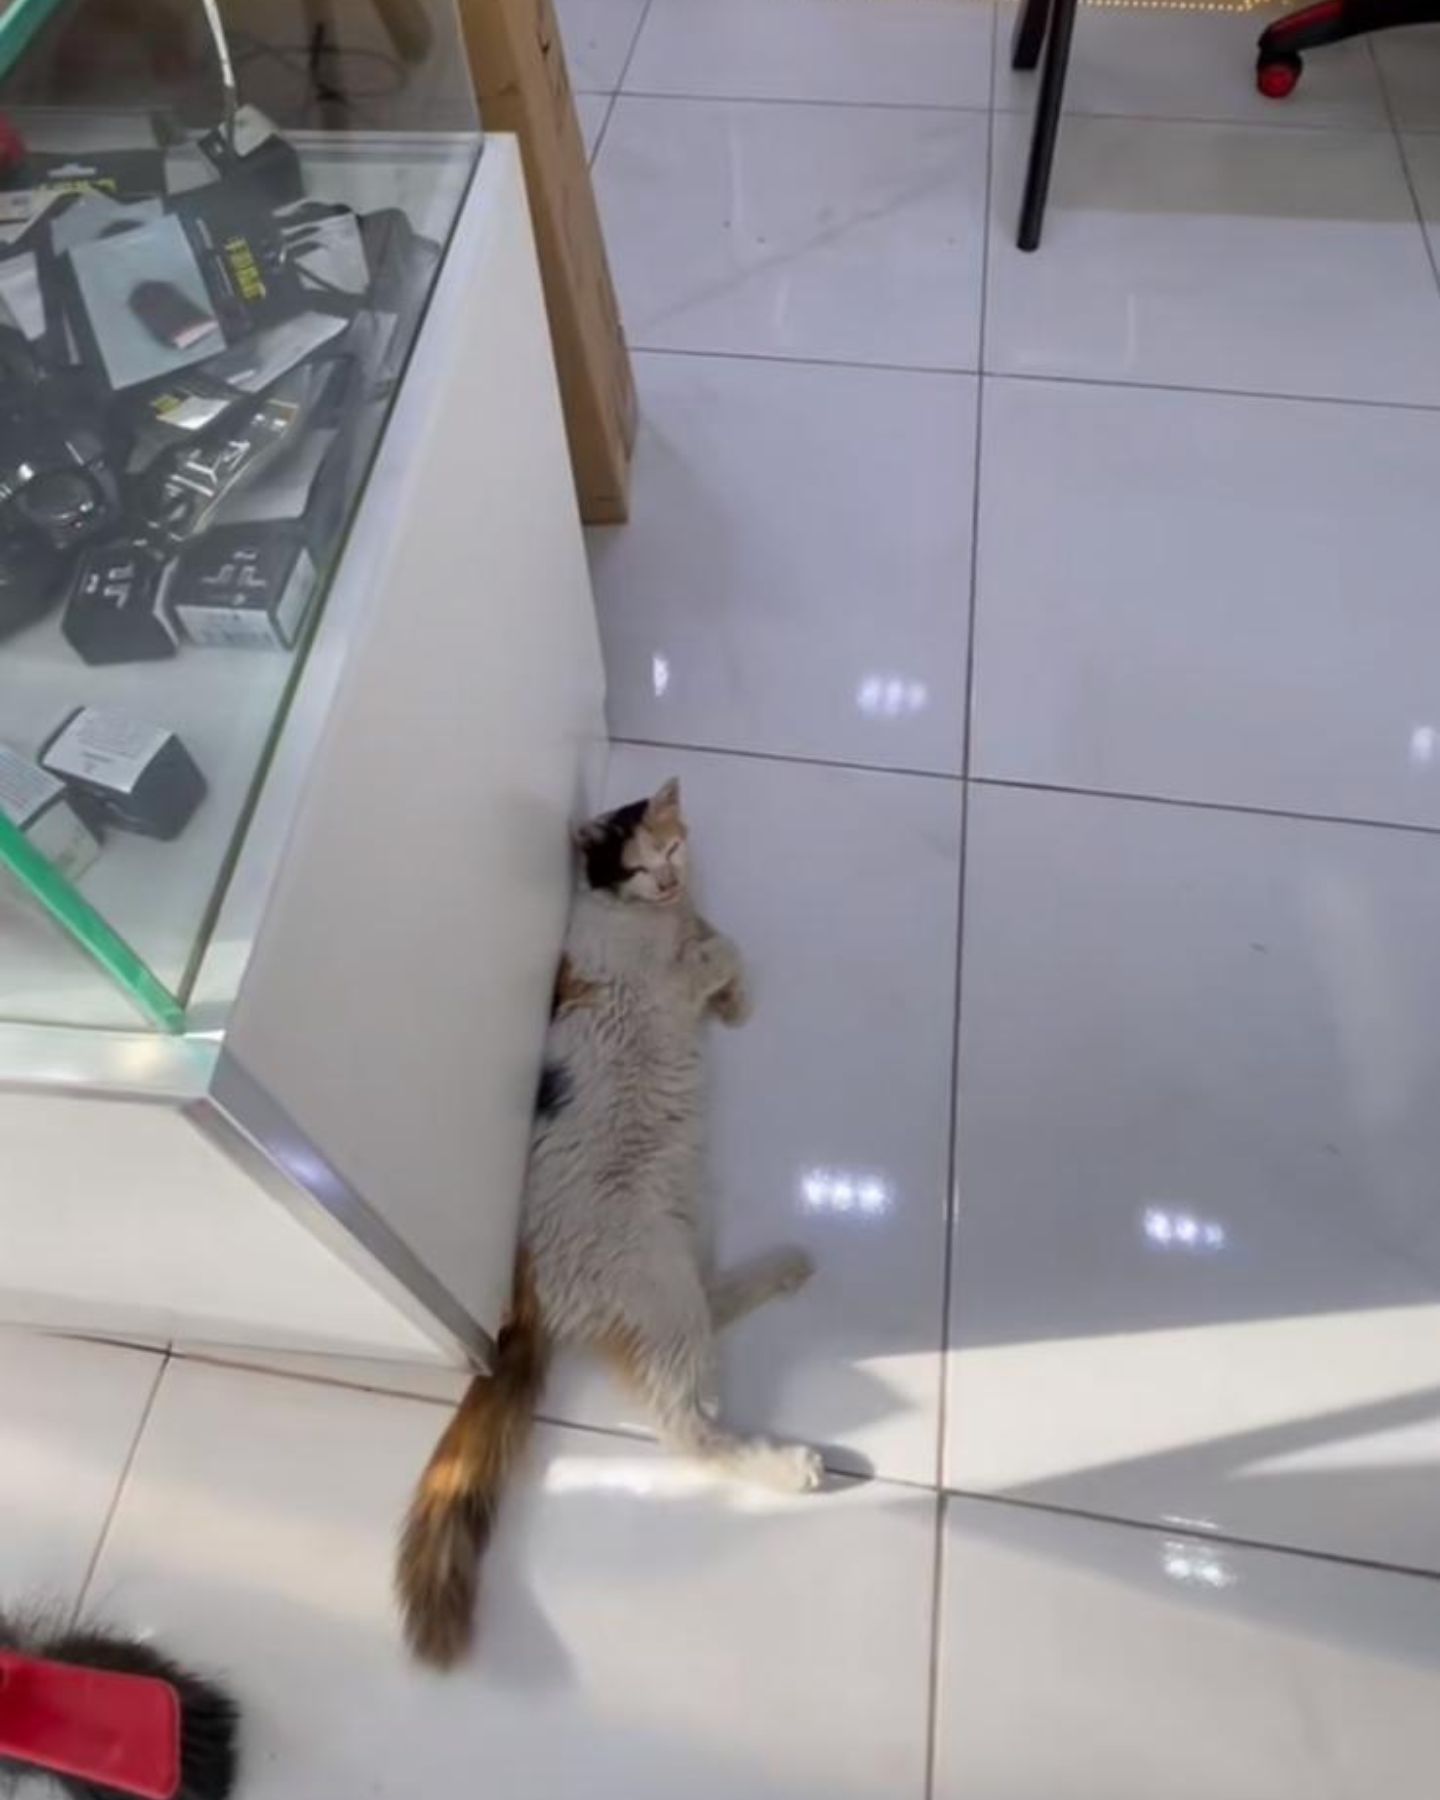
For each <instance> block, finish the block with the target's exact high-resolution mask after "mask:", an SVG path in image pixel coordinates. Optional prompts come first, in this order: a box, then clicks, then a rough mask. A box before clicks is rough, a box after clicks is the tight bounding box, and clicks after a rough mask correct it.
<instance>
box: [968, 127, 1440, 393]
mask: <svg viewBox="0 0 1440 1800" xmlns="http://www.w3.org/2000/svg"><path fill="white" fill-rule="evenodd" d="M1028 133H1029V125H1028V121H1027V120H1026V119H1024V118H1022V117H1020V116H1019V115H1017V114H1004V115H1001V116H1000V117H999V118H997V121H996V131H995V179H994V186H993V203H992V209H991V221H992V229H991V251H990V259H989V283H988V298H987V306H986V336H985V366H986V367H987V368H988V369H993V370H995V371H997V372H999V373H1002V374H1021V375H1062V376H1070V377H1080V378H1084V379H1087V380H1092V381H1124V382H1146V383H1153V384H1157V385H1161V386H1165V385H1174V386H1180V387H1199V388H1225V389H1231V390H1234V391H1239V392H1246V393H1261V394H1265V393H1269V394H1303V395H1311V396H1316V397H1321V398H1325V397H1329V398H1335V399H1347V400H1388V401H1397V402H1402V403H1407V404H1425V405H1432V406H1433V405H1440V356H1437V355H1436V354H1435V344H1436V341H1437V339H1440V292H1437V289H1436V283H1435V273H1434V270H1433V269H1432V267H1431V265H1430V259H1429V256H1428V255H1427V253H1426V248H1425V240H1424V234H1423V233H1422V231H1421V229H1420V226H1419V223H1418V221H1417V219H1416V216H1415V206H1414V202H1413V200H1412V198H1411V194H1410V188H1409V184H1408V182H1407V180H1406V177H1405V171H1404V168H1403V165H1402V163H1401V160H1400V156H1399V152H1398V149H1397V146H1396V144H1395V141H1394V138H1393V137H1392V136H1391V135H1390V134H1388V133H1385V132H1373V131H1371V132H1334V131H1303V132H1302V131H1289V130H1280V129H1269V130H1262V129H1258V128H1251V127H1244V126H1235V125H1230V126H1225V125H1195V124H1170V123H1159V122H1156V121H1153V120H1139V119H1097V118H1083V117H1076V118H1070V119H1068V120H1067V121H1066V125H1065V130H1064V134H1063V137H1062V139H1061V144H1060V152H1059V155H1058V157H1057V159H1056V168H1055V181H1054V187H1053V189H1052V192H1051V198H1050V210H1049V215H1048V219H1047V223H1046V227H1045V238H1044V243H1043V246H1042V248H1041V251H1040V252H1039V253H1038V254H1037V255H1033V256H1027V255H1025V254H1024V253H1023V252H1021V251H1018V250H1017V249H1016V248H1015V221H1016V216H1017V212H1018V207H1019V196H1020V189H1021V183H1022V180H1023V176H1024V167H1025V158H1026V154H1027V148H1028V142H1029V136H1028ZM1362 321H1363V323H1362Z"/></svg>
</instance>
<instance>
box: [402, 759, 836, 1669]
mask: <svg viewBox="0 0 1440 1800" xmlns="http://www.w3.org/2000/svg"><path fill="white" fill-rule="evenodd" d="M687 836H688V834H687V830H686V826H685V822H684V819H683V818H682V816H681V810H680V787H679V783H678V782H677V781H673V780H672V781H667V782H666V783H665V784H664V786H663V787H661V788H660V790H659V791H658V793H656V794H654V795H653V796H652V797H651V798H650V799H648V800H637V801H634V802H633V803H632V804H630V805H628V806H622V807H619V808H618V809H617V810H615V811H614V812H610V813H606V814H603V815H602V816H601V817H599V818H597V819H594V820H592V821H591V822H590V823H589V824H587V825H584V826H582V827H581V828H580V829H579V831H578V832H577V834H576V838H577V843H578V846H579V851H580V862H581V867H582V879H581V881H580V884H579V891H578V893H577V896H576V900H575V905H574V910H573V913H572V917H571V921H570V926H569V930H568V932H567V934H566V940H565V949H564V956H563V957H562V960H561V964H560V973H559V977H558V979H557V981H556V988H555V1000H554V1006H553V1011H552V1016H551V1022H550V1030H549V1035H548V1037H547V1040H546V1055H545V1069H544V1075H543V1077H542V1080H541V1083H540V1094H539V1099H538V1102H537V1108H536V1125H535V1133H534V1138H533V1141H532V1145H531V1154H530V1166H529V1172H528V1174H527V1177H526V1186H525V1197H524V1205H523V1210H522V1217H521V1228H520V1250H519V1255H518V1259H517V1264H516V1279H515V1291H514V1298H513V1301H512V1304H511V1310H510V1314H509V1317H508V1319H507V1322H506V1324H505V1326H504V1327H503V1329H502V1330H501V1332H500V1335H499V1338H498V1341H497V1344H496V1349H495V1357H494V1363H493V1367H492V1369H491V1372H490V1373H489V1374H488V1375H484V1376H480V1377H478V1378H477V1379H476V1380H475V1381H474V1382H472V1384H471V1386H470V1389H469V1392H468V1393H467V1394H466V1396H465V1398H464V1400H463V1401H462V1402H461V1405H460V1409H459V1411H458V1412H457V1414H456V1415H455V1417H454V1419H453V1420H452V1421H451V1423H450V1426H449V1428H448V1430H447V1431H446V1432H445V1434H444V1436H443V1437H442V1438H441V1440H440V1442H439V1444H438V1445H437V1446H436V1449H435V1453H434V1455H433V1456H432V1457H431V1459H430V1462H429V1464H428V1466H427V1467H426V1470H425V1472H424V1474H423V1476H422V1477H421V1479H420V1483H419V1486H418V1488H417V1489H416V1492H415V1496H414V1499H413V1501H412V1502H411V1506H410V1511H409V1514H408V1516H407V1518H406V1521H405V1526H404V1530H403V1533H402V1536H401V1543H400V1551H399V1557H398V1562H397V1568H396V1586H397V1589H398V1593H399V1598H400V1605H401V1612H402V1616H403V1620H404V1626H405V1633H406V1636H407V1638H408V1640H409V1643H410V1645H411V1648H412V1649H413V1650H414V1652H415V1654H416V1655H417V1656H418V1657H420V1658H421V1660H422V1661H425V1662H429V1663H432V1664H435V1665H437V1666H439V1667H447V1666H449V1665H451V1664H453V1663H454V1662H455V1661H456V1660H457V1659H458V1658H459V1657H460V1656H461V1655H462V1654H463V1653H464V1651H465V1649H466V1648H467V1647H468V1644H469V1642H470V1638H471V1634H472V1630H473V1616H474V1609H475V1596H476V1590H477V1586H478V1564H479V1559H480V1556H481V1555H482V1553H483V1551H484V1549H485V1545H486V1543H487V1541H488V1539H489V1536H490V1532H491V1528H492V1525H493V1523H494V1517H495V1511H496V1507H497V1504H498V1501H499V1497H500V1489H501V1486H502V1483H503V1481H504V1478H505V1475H506V1474H507V1472H508V1470H509V1469H510V1467H511V1466H512V1465H513V1463H514V1462H515V1460H516V1458H517V1456H518V1455H519V1453H520V1451H521V1449H522V1448H523V1445H524V1441H525V1439H526V1437H527V1435H528V1432H529V1426H530V1421H531V1416H532V1414H533V1411H534V1408H535V1405H536V1402H537V1400H538V1398H539V1395H540V1390H541V1388H542V1386H543V1384H544V1379H545V1373H546V1367H547V1364H548V1361H549V1354H550V1350H551V1347H552V1346H553V1345H555V1344H558V1343H578V1344H582V1345H586V1346H588V1347H590V1348H592V1349H596V1350H599V1351H600V1352H602V1353H603V1354H604V1355H606V1356H608V1357H609V1358H610V1359H611V1360H612V1361H613V1362H615V1363H617V1364H618V1365H619V1367H620V1369H621V1370H622V1372H623V1373H624V1374H625V1375H626V1376H627V1377H628V1379H629V1380H630V1381H631V1383H632V1384H633V1385H634V1386H635V1387H636V1388H637V1389H638V1390H639V1392H640V1394H641V1395H642V1397H643V1398H644V1399H645V1401H646V1402H647V1403H648V1406H649V1409H650V1411H651V1413H652V1415H653V1417H654V1421H655V1424H656V1427H657V1429H658V1431H659V1434H660V1437H661V1439H662V1440H663V1441H664V1442H665V1443H666V1444H668V1445H669V1446H671V1447H672V1448H674V1449H676V1450H679V1451H681V1452H683V1453H685V1454H688V1455H691V1456H695V1457H698V1458H700V1459H702V1460H703V1461H705V1462H707V1463H711V1464H713V1465H715V1466H716V1467H718V1468H720V1469H722V1470H724V1471H725V1472H727V1473H728V1474H731V1475H733V1476H736V1477H737V1478H740V1479H742V1480H746V1481H751V1482H756V1483H760V1484H762V1485H764V1486H767V1487H771V1488H777V1489H781V1490H787V1491H793V1492H801V1491H805V1490H809V1489H813V1488H815V1487H817V1486H819V1484H820V1481H821V1478H822V1473H823V1469H822V1464H821V1459H820V1456H819V1454H818V1452H816V1451H814V1450H812V1449H809V1448H807V1447H805V1446H803V1445H789V1444H775V1443H772V1442H771V1441H770V1440H769V1439H767V1438H761V1437H743V1436H740V1435H738V1434H737V1433H735V1432H733V1431H730V1430H727V1429H726V1428H725V1427H724V1426H723V1425H720V1424H718V1423H717V1422H716V1421H715V1420H714V1419H713V1418H712V1417H711V1416H710V1414H709V1412H708V1411H707V1410H706V1409H705V1407H704V1406H703V1405H702V1394H703V1391H704V1386H705V1382H706V1379H707V1376H708V1374H709V1370H710V1365H711V1360H712V1353H713V1338H714V1333H715V1331H716V1330H717V1329H718V1328H719V1327H721V1326H723V1325H727V1324H730V1323H731V1322H732V1321H734V1320H736V1319H739V1318H741V1317H743V1316H744V1315H745V1314H746V1313H748V1312H750V1311H752V1310H753V1309H754V1308H755V1307H757V1306H760V1305H761V1304H763V1303H764V1302H765V1301H766V1300H769V1299H771V1298H772V1297H774V1296H776V1295H780V1294H786V1293H792V1292H794V1291H795V1290H796V1289H797V1288H799V1287H800V1286H801V1285H802V1284H803V1283H804V1282H805V1281H806V1280H807V1279H808V1278H809V1276H810V1274H811V1264H810V1262H809V1260H808V1258H807V1257H806V1256H805V1255H804V1254H803V1253H802V1252H800V1251H798V1250H778V1251H774V1252H771V1253H770V1254H769V1255H766V1256H762V1257H759V1258H757V1259H755V1260H754V1261H752V1262H750V1263H747V1264H745V1265H743V1266H741V1267H739V1268H737V1269H734V1270H732V1271H730V1272H729V1273H727V1274H724V1275H721V1276H719V1277H712V1276H710V1275H709V1274H708V1273H707V1271H706V1269H705V1266H704V1259H703V1256H702V1252H701V1247H700V1232H699V1220H698V1211H697V1202H698V1199H699V1191H700V1185H701V1173H702V1170H701V1163H702V1157H701V1123H702V1115H703V1110H704V1093H703V1083H702V1058H701V1036H702V1030H703V1026H704V1022H705V1019H706V1018H707V1017H709V1016H713V1017H715V1018H718V1019H720V1020H721V1021H722V1022H724V1023H725V1024H728V1025H740V1024H742V1023H743V1022H744V1020H745V1019H746V1017H747V1016H748V1014H749V998H748V996H747V994H746V990H745V978H744V972H743V970H742V968H741V964H740V957H739V953H738V952H737V951H736V949H735V946H734V945H733V944H732V943H731V942H730V940H729V939H728V938H726V937H723V936H721V934H720V933H719V932H717V931H716V930H715V929H714V928H713V927H712V926H711V925H709V924H708V923H707V922H706V921H705V920H704V919H703V918H701V916H700V914H699V913H698V912H697V911H696V910H695V908H694V906H693V904H692V902H691V899H690V893H689V857H688V844H687Z"/></svg>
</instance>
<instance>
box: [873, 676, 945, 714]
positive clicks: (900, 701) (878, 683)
mask: <svg viewBox="0 0 1440 1800" xmlns="http://www.w3.org/2000/svg"><path fill="white" fill-rule="evenodd" d="M855 704H856V706H858V707H859V708H860V711H861V712H862V713H864V714H865V716H866V718H867V719H899V718H904V717H905V716H906V715H907V714H910V713H918V712H924V710H925V708H926V707H927V706H928V705H929V704H930V690H929V688H927V687H926V685H925V683H924V682H923V681H910V680H907V679H906V678H905V677H903V676H900V675H867V676H866V677H865V679H864V680H863V681H862V682H861V683H860V686H859V687H858V688H857V689H856V690H855Z"/></svg>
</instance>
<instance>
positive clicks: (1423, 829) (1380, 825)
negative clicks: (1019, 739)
mask: <svg viewBox="0 0 1440 1800" xmlns="http://www.w3.org/2000/svg"><path fill="white" fill-rule="evenodd" d="M966 786H967V788H976V787H985V788H1005V789H1012V790H1014V791H1016V792H1019V793H1029V794H1068V795H1071V796H1073V797H1074V798H1075V799H1078V800H1115V801H1119V802H1122V803H1130V804H1133V805H1137V806H1173V807H1177V808H1180V809H1182V810H1184V811H1187V812H1216V813H1238V814H1240V815H1241V816H1242V817H1243V818H1247V819H1286V820H1289V821H1291V822H1292V823H1295V824H1300V825H1345V826H1352V827H1358V828H1359V829H1361V830H1364V831H1404V832H1408V833H1409V834H1410V835H1411V836H1412V837H1440V825H1418V824H1415V823H1413V822H1412V821H1410V820H1407V819H1363V818H1360V817H1358V816H1356V815H1355V814H1351V813H1323V812H1299V811H1297V810H1295V809H1294V808H1293V807H1284V806H1255V805H1247V804H1246V802H1244V801H1243V800H1193V799H1188V798H1185V797H1182V796H1178V795H1173V794H1141V793H1136V792H1132V791H1131V790H1130V789H1128V788H1094V787H1077V786H1073V785H1071V784H1069V783H1066V782H1063V781H1022V780H1020V779H1018V778H1017V777H1014V776H1005V775H972V776H970V777H969V778H968V780H967V782H966Z"/></svg>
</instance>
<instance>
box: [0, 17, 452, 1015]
mask: <svg viewBox="0 0 1440 1800" xmlns="http://www.w3.org/2000/svg"><path fill="white" fill-rule="evenodd" d="M480 152H481V137H480V131H479V122H478V119H477V116H476V110H475V105H474V100H473V97H472V94H471V88H470V81H469V75H468V70H467V67H466V63H465V57H464V53H463V47H462V46H461V44H460V42H459V39H458V32H457V26H456V23H455V19H454V14H453V11H451V10H450V8H449V7H448V5H445V6H442V5H439V4H429V3H426V4H421V0H347V3H346V4H345V5H343V6H334V5H331V4H328V3H327V0H217V3H213V4H212V3H211V0H108V3H107V0H68V3H66V0H10V4H9V5H8V6H7V7H5V9H4V12H3V14H0V1023H19V1024H43V1025H48V1026H60V1027H80V1028H94V1027H100V1028H105V1029H111V1030H123V1031H134V1030H135V1029H137V1028H139V1029H141V1030H145V1031H150V1032H155V1033H183V1032H185V1031H186V1030H190V1031H194V1030H196V1029H202V1028H203V1029H212V1028H214V1027H216V1026H219V1025H223V1024H224V1022H225V1016H226V1007H227V1004H228V1002H229V1000H230V999H231V998H233V995H234V993H235V992H236V990H237V987H238V984H239V981H240V979H241V977H242V975H243V971H244V968H245V963H246V957H247V954H248V950H249V943H248V933H249V930H250V928H251V926H250V922H249V921H247V916H246V914H245V910H244V908H243V907H236V906H233V905H229V904H227V897H228V890H229V887H230V884H231V879H232V875H233V872H234V870H235V868H236V864H237V858H238V856H239V853H240V850H241V847H242V845H243V842H244V839H245V834H246V831H247V827H248V823H249V821H250V819H251V815H252V811H253V808H254V806H255V803H256V799H257V795H258V793H259V791H260V787H261V783H262V780H263V777H264V775H265V771H266V769H267V765H268V763H269V759H270V757H271V753H272V750H273V747H274V745H275V742H276V738H277V734H278V732H279V730H280V728H281V725H282V722H283V721H284V719H285V716H286V711H287V706H288V705H289V704H290V701H291V697H292V695H293V693H294V690H295V687H296V683H297V679H298V678H299V675H300V672H301V670H302V667H303V665H304V664H305V660H306V656H307V651H308V649H309V647H310V644H311V641H312V638H313V637H314V634H315V631H316V628H317V624H318V622H319V621H320V619H321V617H322V615H323V612H324V609H325V606H326V600H327V592H328V589H329V587H330V582H331V575H332V572H333V571H334V569H335V567H336V564H337V559H338V558H339V556H340V553H341V551H342V548H343V547H344V545H345V543H346V540H347V534H348V533H349V532H350V529H351V525H352V521H353V520H354V518H355V515H356V509H357V506H358V504H359V500H360V496H361V494H362V490H363V489H364V487H365V483H366V480H367V476H368V474H369V471H370V468H371V464H372V460H373V458H374V456H375V454H376V450H377V446H378V445H379V443H380V442H381V439H382V435H383V433H384V430H385V426H386V419H387V414H388V411H389V408H390V405H391V402H392V400H393V398H394V396H395V395H396V393H397V390H398V388H399V386H400V384H401V382H402V379H403V376H404V372H405V369H406V364H407V358H408V357H409V354H410V350H411V346H412V344H413V342H414V340H415V338H416V334H417V332H418V330H419V327H420V324H421V321H422V319H423V317H424V315H425V312H426V308H427V305H428V302H429V299H430V296H431V293H432V290H433V289H434V287H435V284H436V281H437V278H438V274H439V271H440V269H441V266H442V263H443V260H444V257H445V254H446V250H447V246H448V245H449V243H450V240H451V237H452V234H453V232H454V230H455V228H456V223H457V220H458V218H459V216H460V214H461V211H462V207H463V205H464V203H465V198H466V194H467V190H468V189H469V187H470V184H471V181H472V177H473V176H474V173H475V170H476V167H477V161H478V159H479V156H480ZM202 1002H203V1004H202Z"/></svg>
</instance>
